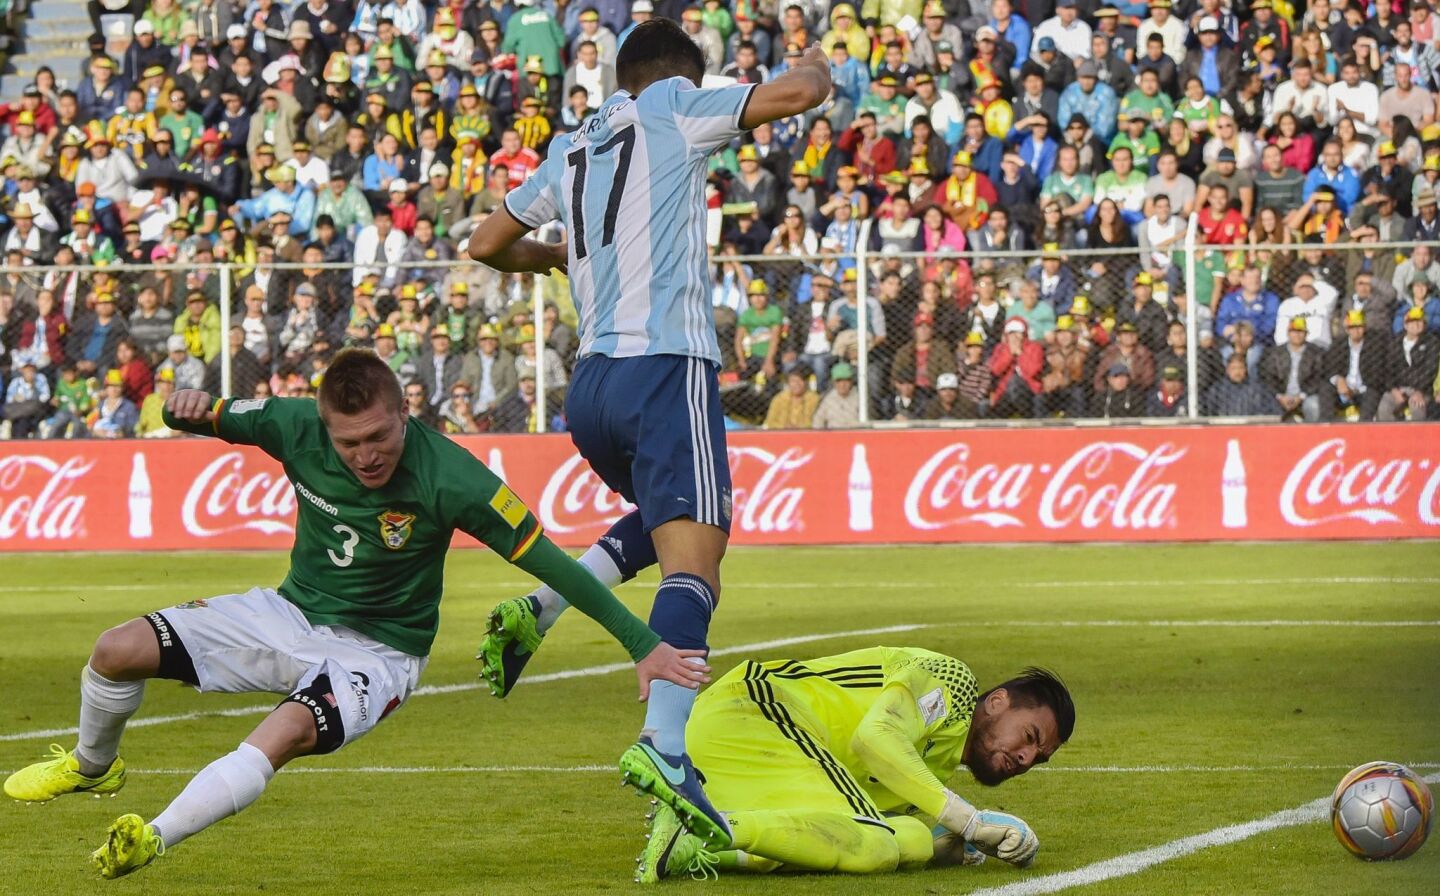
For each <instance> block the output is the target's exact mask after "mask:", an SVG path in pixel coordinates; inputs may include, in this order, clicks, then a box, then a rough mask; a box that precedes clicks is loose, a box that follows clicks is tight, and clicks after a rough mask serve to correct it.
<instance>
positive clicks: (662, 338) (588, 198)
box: [505, 78, 754, 364]
mask: <svg viewBox="0 0 1440 896" xmlns="http://www.w3.org/2000/svg"><path fill="white" fill-rule="evenodd" d="M753 89H754V85H739V86H734V87H721V88H718V89H713V90H702V89H698V88H696V87H695V86H694V85H693V84H692V83H691V82H690V81H688V80H686V79H685V78H670V79H668V80H665V81H657V82H656V83H654V84H651V85H650V86H649V87H647V88H645V90H643V91H641V93H640V96H639V97H632V96H630V95H629V94H628V93H626V92H624V91H619V92H617V93H616V94H614V95H613V96H611V97H610V98H609V99H607V100H606V101H605V102H604V103H603V104H601V106H600V108H599V110H598V111H596V113H595V114H594V115H593V116H591V117H590V119H589V120H588V121H587V122H586V123H585V126H584V127H582V128H581V129H580V130H579V131H575V132H573V133H570V134H563V135H561V136H559V137H557V138H556V139H555V140H554V142H552V143H551V144H550V151H549V153H548V155H547V157H546V159H545V162H544V163H543V164H542V165H541V166H540V170H539V171H537V172H536V173H535V174H534V175H533V176H532V177H531V178H530V179H529V180H527V181H525V183H523V184H521V185H520V186H519V187H517V188H515V189H514V190H513V191H511V192H510V194H509V195H507V196H506V197H505V208H506V210H507V211H508V212H509V213H510V214H511V215H513V216H514V217H515V219H516V220H517V221H519V222H520V223H521V224H524V225H525V226H526V227H529V228H532V229H534V228H537V227H540V226H541V225H544V224H546V223H548V222H550V221H553V220H555V219H556V218H559V219H560V220H562V221H563V222H564V223H565V229H566V232H568V233H569V235H570V268H569V269H570V288H571V291H572V292H573V294H574V297H575V307H576V310H577V311H578V312H579V314H580V334H579V335H580V357H584V356H586V355H595V354H599V355H607V356H609V357H612V358H626V357H632V356H635V355H685V356H689V357H695V358H705V359H707V360H709V361H711V362H713V363H715V364H719V363H720V345H719V343H718V342H717V341H716V338H715V317H714V312H713V310H712V308H711V302H710V274H709V247H708V245H707V242H706V237H705V220H706V210H705V178H706V157H707V156H709V155H710V153H711V152H713V151H714V150H715V149H717V148H718V147H720V146H723V145H724V144H726V143H728V142H729V141H731V140H733V139H734V138H735V137H737V136H738V135H739V134H740V133H741V132H742V129H741V127H740V119H741V117H742V116H743V113H744V111H745V106H746V104H747V103H748V102H749V99H750V91H751V90H753Z"/></svg>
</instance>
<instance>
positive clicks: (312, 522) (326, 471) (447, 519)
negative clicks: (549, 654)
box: [167, 398, 541, 656]
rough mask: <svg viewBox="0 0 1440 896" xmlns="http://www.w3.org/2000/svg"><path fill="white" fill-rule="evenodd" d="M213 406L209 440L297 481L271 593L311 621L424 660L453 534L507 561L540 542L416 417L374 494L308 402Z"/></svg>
mask: <svg viewBox="0 0 1440 896" xmlns="http://www.w3.org/2000/svg"><path fill="white" fill-rule="evenodd" d="M217 413H218V415H219V416H218V419H217V420H216V422H215V427H214V434H215V435H218V436H219V437H220V438H221V439H223V440H225V441H227V442H230V443H232V444H237V445H255V446H258V447H259V448H260V449H261V450H263V451H264V452H265V453H266V454H269V455H270V456H271V457H273V458H275V459H276V460H278V461H280V462H281V463H282V464H283V465H284V467H285V475H286V476H287V477H288V478H289V479H290V482H291V483H292V485H293V486H294V489H295V499H296V504H297V505H298V513H297V514H296V522H295V546H294V548H293V549H292V550H291V552H290V573H289V575H287V576H286V577H285V581H284V582H282V583H281V585H280V588H279V591H280V594H282V595H283V596H284V597H285V599H286V600H289V601H290V602H291V603H293V604H295V606H296V607H298V608H299V609H300V611H301V612H302V613H304V614H305V617H306V618H307V619H309V620H310V621H311V622H312V623H313V624H315V625H344V626H347V627H349V628H352V629H354V630H355V631H358V632H362V633H363V634H366V635H369V636H370V637H372V638H374V639H375V640H377V641H380V642H381V643H384V644H388V645H389V646H391V647H394V648H395V649H396V650H399V651H402V652H404V653H407V654H410V655H411V656H425V655H426V654H428V653H429V652H430V645H431V642H433V641H434V640H435V632H436V629H437V627H438V626H439V619H440V617H439V604H440V595H441V591H442V588H443V586H444V570H445V552H446V551H447V550H448V549H449V547H450V539H451V536H452V535H453V533H454V531H455V530H456V529H459V530H461V531H463V532H467V533H469V534H470V535H473V536H474V537H475V538H477V539H479V540H480V541H481V542H482V543H483V544H485V545H487V546H488V547H489V548H490V549H491V550H493V551H495V552H496V553H498V554H499V555H500V556H502V557H504V558H506V559H507V560H509V561H510V562H511V563H515V562H517V561H519V560H520V559H521V558H522V557H523V556H524V555H525V554H526V553H527V552H528V551H530V550H531V549H532V548H533V547H534V546H535V544H536V542H537V541H538V540H539V539H540V538H541V527H540V524H539V522H538V521H537V520H536V519H535V517H534V515H533V514H531V513H530V511H529V510H528V509H527V508H526V506H525V504H524V503H523V502H522V501H521V500H520V499H519V498H518V497H517V496H516V495H515V494H514V493H513V492H512V491H510V489H509V488H508V487H507V486H506V485H505V484H504V483H503V482H501V481H500V479H499V477H497V476H496V475H495V474H494V473H492V472H490V469H489V468H488V467H486V466H485V465H484V464H483V463H481V462H480V461H479V460H477V459H476V458H475V457H474V456H473V455H471V454H470V452H468V451H466V450H465V449H464V448H462V447H460V446H459V445H457V444H456V443H455V442H452V441H451V440H449V439H447V438H446V437H445V436H443V435H441V434H440V433H438V432H436V431H435V430H433V429H430V428H429V427H427V426H424V425H423V424H420V423H419V422H417V421H411V422H410V423H409V424H408V425H407V427H406V431H405V452H404V454H403V455H402V457H401V459H400V463H399V466H398V467H397V468H396V470H395V475H394V476H393V477H391V479H390V481H389V482H387V483H386V484H385V485H384V486H383V487H382V488H378V489H370V488H366V487H365V486H363V485H361V484H360V481H359V480H358V479H356V478H355V475H354V474H353V473H351V472H350V470H349V468H348V467H346V466H345V464H344V462H343V461H342V460H341V459H340V457H339V455H337V454H336V453H335V449H334V448H333V447H332V446H331V443H330V436H329V434H328V433H327V432H326V430H325V427H324V424H323V423H322V422H321V420H320V415H319V413H318V412H317V409H316V404H315V402H314V401H312V400H310V399H305V398H265V399H247V400H238V401H225V402H222V403H220V405H219V410H218V412H217ZM167 416H168V415H167ZM179 428H184V429H189V430H191V431H195V432H204V431H205V429H208V427H193V426H183V425H182V426H181V427H179Z"/></svg>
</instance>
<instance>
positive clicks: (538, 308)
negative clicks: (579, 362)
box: [530, 274, 549, 432]
mask: <svg viewBox="0 0 1440 896" xmlns="http://www.w3.org/2000/svg"><path fill="white" fill-rule="evenodd" d="M530 303H531V305H532V306H533V309H532V310H531V312H530V316H531V318H532V319H533V320H534V326H535V431H536V432H545V430H546V425H547V423H548V422H549V421H548V413H547V411H546V407H545V404H546V402H545V385H546V384H545V278H544V277H543V276H541V275H540V274H536V275H535V288H534V289H533V290H531V294H530Z"/></svg>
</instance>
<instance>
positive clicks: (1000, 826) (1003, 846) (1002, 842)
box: [940, 790, 1040, 868]
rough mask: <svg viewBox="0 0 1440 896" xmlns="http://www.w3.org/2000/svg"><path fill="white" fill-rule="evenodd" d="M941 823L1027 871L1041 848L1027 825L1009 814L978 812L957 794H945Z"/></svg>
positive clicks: (998, 857)
mask: <svg viewBox="0 0 1440 896" xmlns="http://www.w3.org/2000/svg"><path fill="white" fill-rule="evenodd" d="M940 823H941V824H942V825H944V826H945V828H946V829H947V830H950V831H954V832H955V833H957V834H959V835H960V836H961V837H964V838H965V840H966V841H967V842H969V843H973V844H975V846H976V847H977V848H979V850H980V851H981V852H983V853H985V854H986V855H991V856H994V857H995V858H997V859H999V860H1000V861H1002V862H1008V863H1010V864H1011V865H1016V866H1019V867H1021V868H1024V867H1025V866H1026V865H1029V864H1030V862H1031V861H1032V860H1033V859H1034V858H1035V853H1036V852H1038V851H1039V849H1040V838H1039V837H1036V836H1035V832H1034V831H1032V830H1030V826H1029V825H1027V824H1026V823H1025V822H1023V821H1021V820H1020V819H1019V818H1016V817H1015V816H1014V815H1010V814H1009V813H1006V812H994V811H989V810H983V811H982V810H979V809H976V808H975V807H974V806H972V805H970V804H969V803H968V802H966V801H965V800H964V799H962V798H961V797H960V796H958V795H957V794H954V793H951V792H950V791H948V790H947V791H945V808H944V809H943V810H942V811H941V812H940Z"/></svg>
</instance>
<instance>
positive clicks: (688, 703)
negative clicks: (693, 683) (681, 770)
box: [641, 681, 699, 756]
mask: <svg viewBox="0 0 1440 896" xmlns="http://www.w3.org/2000/svg"><path fill="white" fill-rule="evenodd" d="M698 695H699V692H698V691H692V690H690V689H689V688H685V687H681V686H680V685H678V684H672V683H670V682H668V681H656V682H652V683H651V685H650V702H649V703H648V704H646V707H645V730H644V731H643V732H641V733H642V734H646V735H648V736H649V737H650V741H651V742H652V743H654V744H655V749H657V750H659V751H660V752H661V753H664V754H666V755H667V756H679V755H680V754H681V753H684V752H685V723H686V722H688V721H690V710H691V708H693V707H694V706H695V698H696V697H697V696H698Z"/></svg>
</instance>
